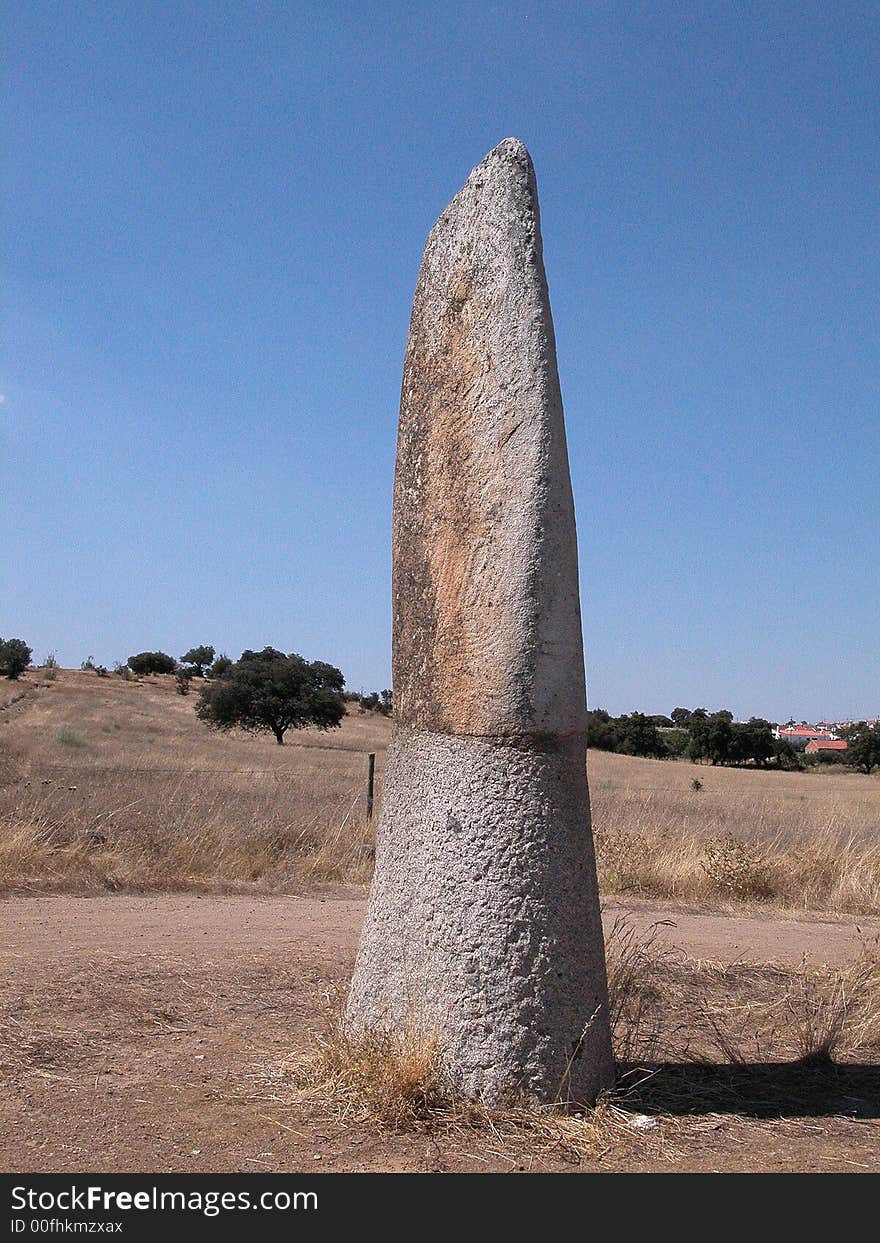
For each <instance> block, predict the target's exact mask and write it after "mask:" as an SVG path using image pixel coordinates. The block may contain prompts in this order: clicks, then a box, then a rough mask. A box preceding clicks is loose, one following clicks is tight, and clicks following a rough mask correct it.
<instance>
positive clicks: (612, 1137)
mask: <svg viewBox="0 0 880 1243" xmlns="http://www.w3.org/2000/svg"><path fill="white" fill-rule="evenodd" d="M257 1079H258V1082H259V1087H260V1091H261V1092H262V1093H264V1094H267V1095H264V1096H262V1097H260V1098H259V1099H268V1100H271V1101H272V1102H273V1103H274V1104H279V1103H280V1104H283V1105H285V1106H288V1107H291V1106H295V1107H296V1108H297V1109H301V1108H302V1106H303V1105H304V1104H309V1105H311V1106H313V1107H315V1108H317V1109H319V1110H320V1111H321V1112H323V1113H328V1114H330V1115H331V1116H332V1117H333V1118H334V1119H335V1120H336V1121H337V1122H347V1123H353V1122H358V1123H367V1124H370V1125H371V1126H373V1127H376V1128H377V1129H379V1130H383V1129H384V1130H393V1131H418V1132H422V1133H424V1134H427V1135H430V1136H432V1137H433V1138H434V1139H435V1140H441V1139H442V1140H445V1141H452V1142H453V1143H458V1144H473V1143H480V1144H481V1145H485V1144H487V1143H488V1144H491V1145H493V1148H492V1151H493V1153H494V1155H496V1156H500V1157H501V1158H502V1159H505V1160H507V1161H509V1162H510V1164H511V1165H514V1164H516V1162H517V1160H520V1159H522V1154H523V1152H526V1153H528V1154H529V1155H530V1157H531V1159H534V1158H536V1157H537V1158H539V1159H540V1158H542V1157H548V1156H551V1155H552V1156H554V1157H556V1158H561V1159H563V1160H565V1161H568V1162H574V1163H578V1162H580V1161H581V1160H582V1159H584V1158H587V1157H593V1158H595V1157H596V1156H597V1155H602V1154H604V1153H605V1152H607V1151H608V1150H609V1148H610V1147H611V1146H615V1147H622V1146H626V1147H633V1146H638V1145H640V1144H641V1145H642V1146H643V1144H644V1139H643V1135H642V1134H641V1133H640V1132H639V1131H638V1130H635V1129H633V1128H632V1127H631V1125H630V1123H631V1119H632V1117H633V1115H631V1114H629V1113H627V1112H626V1111H625V1110H623V1109H621V1108H619V1107H618V1106H617V1105H615V1104H614V1103H613V1102H612V1101H611V1100H610V1099H603V1100H601V1101H600V1102H599V1103H598V1104H597V1105H596V1106H595V1107H594V1108H593V1109H590V1110H585V1111H584V1110H582V1111H575V1112H572V1111H571V1110H569V1109H567V1108H566V1107H564V1106H561V1105H559V1106H547V1107H544V1108H542V1107H539V1106H536V1105H533V1104H526V1103H523V1104H515V1103H514V1104H509V1105H504V1106H490V1105H486V1104H484V1103H483V1102H481V1101H477V1100H472V1099H470V1098H468V1097H466V1096H464V1095H463V1094H461V1093H460V1092H458V1091H457V1090H456V1089H455V1088H454V1087H453V1086H452V1084H451V1083H450V1082H449V1079H448V1077H447V1075H446V1074H445V1072H444V1069H443V1062H442V1058H441V1055H440V1046H439V1041H438V1039H437V1036H436V1034H435V1033H432V1032H427V1031H424V1030H423V1029H422V1028H421V1027H419V1025H418V1024H417V1023H415V1022H414V1023H413V1024H412V1025H411V1026H410V1027H409V1028H407V1029H406V1030H405V1031H403V1032H401V1033H399V1034H397V1035H395V1036H392V1035H388V1034H384V1033H377V1032H363V1033H357V1034H355V1033H352V1032H350V1031H348V1030H347V1029H346V1028H345V1025H344V1024H343V1023H342V1021H341V1018H340V1015H339V1011H338V1008H337V1009H336V1011H335V1012H334V1013H333V1014H332V1015H331V1017H330V1022H329V1025H328V1032H327V1034H326V1035H324V1036H322V1037H318V1038H316V1039H315V1041H314V1044H313V1046H312V1048H311V1049H310V1050H308V1051H307V1052H305V1053H300V1054H296V1055H292V1056H290V1057H287V1058H284V1059H281V1060H280V1061H276V1062H274V1063H272V1064H270V1065H268V1066H264V1067H263V1068H262V1070H261V1072H260V1074H259V1075H258V1076H257Z"/></svg>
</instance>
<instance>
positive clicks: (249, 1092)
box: [0, 888, 880, 1172]
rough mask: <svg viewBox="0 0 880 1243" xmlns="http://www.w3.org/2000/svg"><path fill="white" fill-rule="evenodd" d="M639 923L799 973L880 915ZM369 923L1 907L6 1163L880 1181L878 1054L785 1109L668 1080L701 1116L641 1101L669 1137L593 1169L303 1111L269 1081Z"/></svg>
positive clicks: (297, 906)
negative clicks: (867, 1175) (866, 1174)
mask: <svg viewBox="0 0 880 1243" xmlns="http://www.w3.org/2000/svg"><path fill="white" fill-rule="evenodd" d="M624 911H625V912H627V913H628V915H629V916H630V918H631V920H632V922H633V923H634V924H635V925H636V927H637V928H639V929H646V928H648V927H649V926H650V925H653V924H656V923H657V922H658V921H663V922H662V923H661V925H660V927H659V928H658V930H657V931H658V936H659V938H660V940H661V941H662V942H663V944H664V945H665V947H666V948H675V949H676V950H678V951H680V952H681V954H682V955H683V956H686V958H687V960H688V961H690V962H697V963H701V962H702V963H705V962H708V963H725V964H729V963H732V962H734V961H737V962H738V963H740V964H751V965H753V966H755V968H756V969H757V968H758V967H759V966H761V967H765V966H766V967H768V969H769V966H768V965H773V968H774V969H777V968H780V969H783V968H784V969H788V968H796V967H797V965H798V964H799V963H800V961H801V958H802V955H804V954H806V955H807V957H808V958H809V959H810V960H811V961H812V962H815V963H821V962H825V963H829V964H832V965H834V966H846V964H847V963H849V962H850V961H851V960H852V959H853V957H854V956H855V955H856V954H857V952H858V947H859V944H860V937H862V936H864V935H876V934H877V933H878V932H880V921H877V920H869V919H866V920H859V921H855V920H852V919H849V920H845V919H834V918H829V919H825V918H819V917H806V916H805V917H798V916H796V915H792V914H788V913H785V914H779V913H771V912H767V911H762V912H760V913H755V914H739V915H718V914H707V913H704V912H695V911H688V910H684V909H676V908H674V907H672V906H670V905H668V904H662V903H658V902H638V903H626V904H623V903H609V904H608V905H607V908H606V919H607V920H608V921H609V922H611V921H613V920H614V918H615V917H616V916H617V915H619V914H620V913H621V912H624ZM363 912H364V896H363V891H362V890H361V889H356V888H349V889H341V888H340V889H335V890H332V891H329V890H328V891H327V892H326V893H325V894H323V895H319V896H312V897H277V896H273V897H241V896H238V897H215V896H206V897H198V896H195V895H190V894H187V895H173V894H171V895H169V894H160V895H150V896H132V895H116V896H110V897H89V898H77V897H69V896H49V897H33V898H11V899H9V900H7V901H6V902H4V903H3V905H2V908H0V921H2V939H3V943H4V945H5V947H6V953H5V956H4V963H3V974H2V980H0V988H2V995H3V997H2V999H3V1008H4V1014H5V1020H4V1043H3V1049H2V1062H3V1070H4V1078H5V1080H6V1090H5V1093H4V1109H3V1117H2V1121H0V1163H2V1168H4V1169H6V1170H8V1171H64V1170H75V1171H99V1170H100V1171H117V1172H131V1171H151V1172H171V1171H217V1172H222V1171H260V1170H266V1171H276V1170H277V1171H303V1172H307V1171H318V1170H327V1171H330V1170H354V1171H359V1170H360V1171H364V1170H367V1171H368V1170H391V1171H394V1170H409V1171H425V1170H449V1171H461V1170H472V1171H509V1170H514V1169H534V1170H542V1171H547V1170H567V1171H577V1170H581V1171H583V1170H589V1169H600V1170H610V1169H627V1170H664V1171H670V1170H763V1171H781V1170H802V1171H833V1170H838V1171H846V1172H854V1171H858V1170H867V1169H877V1168H880V1066H878V1065H874V1064H867V1059H866V1060H865V1061H864V1062H859V1063H858V1064H855V1063H851V1064H848V1065H841V1066H828V1067H822V1068H818V1069H816V1070H815V1072H812V1078H811V1079H810V1080H809V1082H808V1083H806V1087H805V1081H804V1078H803V1074H802V1073H801V1072H798V1075H799V1076H800V1077H799V1078H798V1082H797V1091H796V1092H794V1091H793V1092H792V1094H791V1097H790V1099H789V1098H788V1097H787V1094H786V1084H787V1082H788V1078H787V1077H790V1076H791V1075H792V1070H791V1068H790V1067H789V1066H784V1065H781V1066H778V1067H775V1068H774V1067H773V1066H767V1065H766V1064H763V1065H758V1064H755V1065H750V1064H749V1063H748V1062H743V1063H739V1064H737V1065H735V1066H733V1067H727V1068H719V1071H718V1075H719V1076H721V1077H723V1079H724V1083H723V1085H722V1089H723V1090H722V1091H721V1094H720V1095H719V1093H718V1092H717V1091H716V1092H715V1093H714V1095H713V1096H712V1097H711V1098H709V1097H705V1095H704V1094H701V1090H700V1085H701V1084H702V1083H703V1082H704V1079H705V1073H706V1072H705V1070H702V1071H701V1070H698V1069H697V1068H694V1067H689V1066H687V1065H685V1064H682V1065H676V1066H671V1065H670V1066H666V1067H661V1068H660V1070H659V1072H658V1076H657V1082H658V1083H660V1082H662V1081H663V1077H664V1076H666V1077H667V1079H668V1078H670V1077H671V1078H674V1079H675V1080H676V1082H677V1083H678V1084H679V1087H680V1089H681V1090H680V1092H679V1100H680V1101H681V1100H683V1101H685V1102H687V1104H685V1105H684V1106H681V1105H680V1107H679V1108H677V1109H675V1110H673V1111H672V1113H671V1114H670V1112H669V1110H668V1106H667V1108H666V1111H665V1112H664V1111H663V1110H660V1109H658V1110H657V1111H652V1110H651V1108H650V1098H648V1104H647V1105H646V1104H645V1103H644V1099H643V1100H642V1102H641V1103H640V1105H639V1109H640V1110H645V1111H646V1113H648V1114H651V1113H652V1112H656V1125H655V1126H653V1127H652V1128H651V1129H649V1130H647V1131H645V1132H639V1131H637V1130H635V1129H632V1132H631V1138H628V1139H627V1141H626V1142H619V1138H618V1140H615V1141H614V1142H611V1141H609V1143H608V1144H607V1145H605V1146H599V1147H597V1148H596V1149H595V1151H594V1152H593V1153H592V1154H591V1155H588V1156H584V1155H583V1154H579V1155H575V1154H572V1153H571V1152H570V1151H565V1150H562V1149H560V1150H559V1151H558V1152H553V1151H552V1150H551V1151H548V1150H547V1149H546V1148H541V1149H537V1148H535V1149H530V1146H529V1141H528V1139H527V1138H524V1139H523V1140H522V1142H515V1141H514V1142H499V1143H498V1144H497V1145H494V1144H492V1143H491V1142H490V1143H487V1142H486V1138H485V1136H484V1135H480V1136H473V1137H470V1136H468V1135H467V1133H466V1132H456V1133H454V1134H449V1135H446V1134H442V1133H441V1134H437V1133H428V1132H419V1131H415V1132H406V1133H397V1132H393V1131H387V1130H382V1129H377V1128H376V1127H375V1126H374V1125H368V1124H365V1123H362V1122H359V1121H356V1120H352V1119H350V1118H348V1119H346V1118H340V1117H339V1116H334V1115H333V1114H332V1113H329V1112H328V1111H327V1110H325V1109H323V1108H321V1107H320V1105H318V1104H316V1103H314V1102H312V1103H304V1102H303V1101H302V1100H296V1099H293V1097H292V1096H291V1095H290V1094H285V1092H284V1091H282V1090H279V1087H278V1078H277V1075H273V1068H275V1067H277V1066H278V1065H279V1064H280V1063H281V1062H282V1061H283V1059H284V1058H285V1057H286V1056H287V1055H289V1054H291V1053H295V1052H296V1051H297V1050H303V1049H305V1048H307V1047H308V1046H309V1043H310V1041H311V1040H312V1039H313V1036H314V1033H315V1032H320V1031H321V1030H322V1028H323V1026H324V1025H325V1024H326V1022H327V1013H328V1000H329V999H332V998H333V997H334V996H335V995H338V993H339V990H340V989H342V988H344V986H345V982H346V980H347V978H348V975H349V973H350V970H351V966H352V962H353V958H354V952H355V947H356V942H357V936H358V932H359V928H360V924H361V920H362V917H363ZM700 1076H703V1078H702V1079H701V1078H700ZM771 1081H772V1086H773V1091H772V1092H770V1093H769V1094H768V1090H767V1089H768V1083H771ZM792 1082H793V1081H792ZM689 1085H691V1086H692V1088H693V1091H692V1092H691V1091H690V1090H689ZM701 1102H703V1103H701ZM622 1104H623V1108H624V1109H626V1108H627V1103H626V1102H625V1101H624V1102H623V1103H622ZM629 1108H633V1109H634V1107H633V1106H629ZM623 1116H624V1117H626V1116H627V1115H623ZM633 1116H634V1117H635V1116H637V1113H636V1112H634V1113H633ZM619 1130H620V1128H618V1132H619ZM624 1130H625V1124H624Z"/></svg>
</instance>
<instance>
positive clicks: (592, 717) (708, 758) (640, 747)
mask: <svg viewBox="0 0 880 1243" xmlns="http://www.w3.org/2000/svg"><path fill="white" fill-rule="evenodd" d="M587 739H588V745H589V746H591V747H596V748H598V749H599V750H600V751H617V752H619V753H620V754H622V755H640V756H645V757H649V758H655V759H672V758H687V759H690V760H693V761H694V762H695V763H709V764H713V765H715V764H755V765H757V766H758V767H759V768H764V767H766V766H768V765H771V764H773V765H775V766H776V767H779V768H796V767H799V766H800V765H799V760H798V756H797V753H796V751H795V749H794V747H792V745H791V743H790V742H787V741H785V740H780V739H777V738H774V737H773V726H772V724H771V723H770V722H769V721H767V720H765V719H764V718H763V717H752V718H751V719H750V720H749V721H746V722H738V721H734V719H733V713H732V712H729V711H728V710H727V709H726V708H721V709H719V710H718V711H717V712H709V711H708V709H706V708H693V709H692V708H675V709H673V711H672V712H671V713H670V714H669V716H663V715H653V716H646V715H645V714H644V713H643V712H632V713H630V714H629V715H623V716H616V717H614V716H611V715H610V714H609V713H608V712H606V711H605V710H604V709H602V708H598V709H596V710H594V711H593V712H589V713H588V714H587Z"/></svg>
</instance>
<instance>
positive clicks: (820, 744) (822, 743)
mask: <svg viewBox="0 0 880 1243" xmlns="http://www.w3.org/2000/svg"><path fill="white" fill-rule="evenodd" d="M845 750H846V742H845V741H844V739H843V738H814V739H813V741H812V742H808V743H807V746H806V750H805V753H806V754H807V755H815V753H816V752H817V751H845Z"/></svg>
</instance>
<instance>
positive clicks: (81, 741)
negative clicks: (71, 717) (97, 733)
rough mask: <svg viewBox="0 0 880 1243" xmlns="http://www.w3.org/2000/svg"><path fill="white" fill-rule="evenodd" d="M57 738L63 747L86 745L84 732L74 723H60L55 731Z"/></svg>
mask: <svg viewBox="0 0 880 1243" xmlns="http://www.w3.org/2000/svg"><path fill="white" fill-rule="evenodd" d="M55 738H56V740H57V741H58V742H60V743H61V745H62V747H84V746H85V745H86V740H85V738H84V737H83V735H82V733H81V732H80V731H79V730H78V729H75V728H74V726H73V725H59V726H58V728H57V729H56V731H55Z"/></svg>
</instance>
